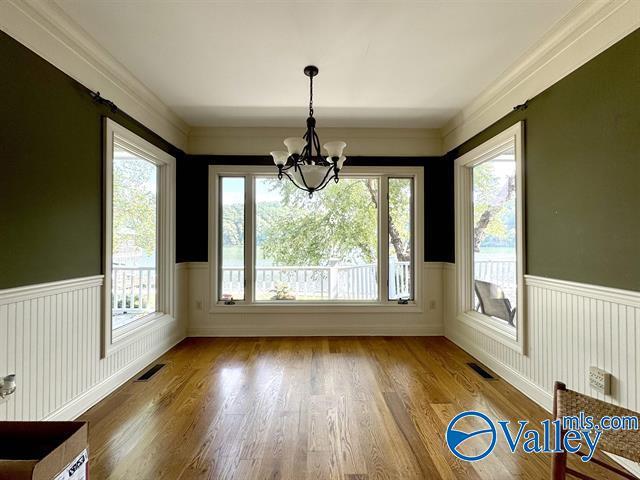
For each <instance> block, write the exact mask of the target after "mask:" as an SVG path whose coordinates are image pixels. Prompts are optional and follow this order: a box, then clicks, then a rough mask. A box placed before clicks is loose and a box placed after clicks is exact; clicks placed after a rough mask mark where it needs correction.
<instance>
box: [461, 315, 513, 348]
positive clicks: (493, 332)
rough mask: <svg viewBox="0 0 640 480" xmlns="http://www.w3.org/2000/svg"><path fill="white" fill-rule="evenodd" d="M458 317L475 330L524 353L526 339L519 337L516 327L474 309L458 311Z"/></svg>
mask: <svg viewBox="0 0 640 480" xmlns="http://www.w3.org/2000/svg"><path fill="white" fill-rule="evenodd" d="M457 319H458V321H460V322H462V323H464V324H465V325H468V326H469V327H471V328H473V329H474V330H477V331H479V332H480V333H483V334H484V335H487V336H488V337H491V338H493V339H494V340H496V341H498V342H500V343H502V344H503V345H505V346H507V347H509V348H511V349H512V350H515V351H516V352H517V353H520V354H524V348H523V345H524V341H523V339H522V338H518V336H517V335H518V330H517V329H516V328H514V327H509V326H508V325H506V324H505V323H504V322H502V321H498V320H494V319H492V318H491V317H488V316H486V315H482V314H481V313H478V312H475V311H473V310H470V311H467V312H460V313H458V316H457Z"/></svg>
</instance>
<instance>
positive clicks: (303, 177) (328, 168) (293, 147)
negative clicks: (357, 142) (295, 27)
mask: <svg viewBox="0 0 640 480" xmlns="http://www.w3.org/2000/svg"><path fill="white" fill-rule="evenodd" d="M304 74H305V75H306V76H307V77H309V118H307V132H306V133H305V134H304V136H303V137H302V138H299V137H289V138H285V139H284V144H285V145H286V147H287V150H288V151H286V152H285V151H277V152H271V156H272V157H273V162H274V163H275V164H276V166H277V167H278V178H279V179H280V180H282V177H283V175H286V177H287V178H288V179H289V180H291V181H292V182H293V183H294V185H295V186H296V187H298V188H300V189H301V190H305V191H307V192H309V196H310V197H311V196H313V192H317V191H318V190H322V189H323V188H324V187H326V186H327V185H328V184H329V182H330V181H331V180H334V181H335V182H336V183H338V180H339V178H338V175H339V173H340V170H342V166H343V165H344V162H345V160H346V159H347V157H345V156H344V155H342V152H343V150H344V148H345V147H346V146H347V144H346V143H345V142H341V141H336V142H329V143H325V144H324V145H323V146H322V147H323V148H324V150H325V151H326V152H327V155H326V157H323V156H322V155H320V139H319V138H318V134H317V133H316V119H315V118H314V117H313V77H315V76H316V75H318V67H316V66H314V65H308V66H307V67H305V68H304ZM314 151H315V155H314Z"/></svg>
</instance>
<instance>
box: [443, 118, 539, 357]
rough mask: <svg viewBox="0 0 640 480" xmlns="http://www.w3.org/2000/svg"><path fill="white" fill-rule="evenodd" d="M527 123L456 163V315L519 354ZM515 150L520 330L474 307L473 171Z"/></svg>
mask: <svg viewBox="0 0 640 480" xmlns="http://www.w3.org/2000/svg"><path fill="white" fill-rule="evenodd" d="M523 130H524V129H523V122H518V123H516V124H515V125H513V126H511V127H509V128H507V129H506V130H504V131H503V132H501V133H499V134H498V135H496V136H495V137H493V138H491V139H490V140H487V141H486V142H484V143H483V144H482V145H479V146H478V147H476V148H474V149H473V150H471V151H470V152H467V153H466V154H464V155H462V156H461V157H459V158H457V159H456V160H455V164H454V182H455V225H456V228H455V249H456V285H455V293H456V307H455V311H456V315H457V317H458V319H459V320H460V321H461V322H464V323H466V324H467V325H468V326H469V327H471V328H475V329H478V330H481V331H482V332H483V333H484V334H485V335H488V336H490V337H492V338H494V339H495V340H497V341H500V342H502V343H504V344H505V345H507V346H509V347H510V348H513V349H515V350H516V351H518V352H519V353H524V352H525V349H526V347H525V335H526V333H525V332H526V322H527V316H526V310H525V305H526V303H525V288H524V271H525V265H524V251H525V247H524V238H525V230H524V195H525V192H524V148H523ZM511 150H513V152H514V156H515V175H516V177H515V187H516V189H515V193H516V198H515V205H516V206H515V210H516V265H517V266H516V282H517V304H516V319H517V321H516V327H515V328H514V327H513V326H511V325H507V324H506V322H505V321H502V320H498V319H494V318H493V317H490V316H488V315H484V314H481V313H479V312H477V311H476V309H475V304H474V280H473V279H474V251H473V248H474V245H473V236H474V233H473V232H474V211H473V198H474V197H473V195H474V193H473V168H474V167H477V166H478V165H480V164H482V163H484V162H486V161H490V160H492V159H494V158H496V157H497V156H499V155H501V154H503V153H504V152H507V151H511Z"/></svg>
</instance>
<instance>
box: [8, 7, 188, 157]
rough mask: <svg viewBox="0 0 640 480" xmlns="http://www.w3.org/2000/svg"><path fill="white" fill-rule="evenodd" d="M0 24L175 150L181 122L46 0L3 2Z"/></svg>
mask: <svg viewBox="0 0 640 480" xmlns="http://www.w3.org/2000/svg"><path fill="white" fill-rule="evenodd" d="M0 28H1V29H2V30H3V31H5V32H6V33H8V34H9V35H11V36H12V37H13V38H15V39H16V40H17V41H19V42H20V43H22V44H23V45H25V46H26V47H28V48H29V49H30V50H32V51H34V52H35V53H37V54H38V55H40V56H41V57H42V58H44V59H45V60H46V61H48V62H49V63H51V64H53V65H54V66H56V67H57V68H59V69H60V70H62V71H63V72H64V73H66V74H67V75H69V76H71V77H72V78H74V79H75V80H77V81H78V82H80V83H81V84H83V85H85V86H86V87H87V88H90V89H91V90H93V91H100V93H101V95H102V96H103V97H105V98H108V99H109V100H111V101H113V102H114V103H115V104H116V105H117V106H118V108H120V109H121V110H122V111H124V112H126V113H127V114H128V115H131V116H132V117H133V118H135V119H136V120H138V121H139V122H140V123H142V124H143V125H145V126H146V127H148V128H149V129H151V130H153V131H154V132H155V133H157V134H158V135H160V136H161V137H163V138H164V139H165V140H167V141H169V142H171V143H172V144H174V145H175V146H177V147H178V148H181V149H183V150H184V149H185V148H186V146H187V133H188V131H189V128H188V126H187V124H186V123H185V122H184V121H183V120H182V119H181V118H180V117H178V116H177V115H176V114H175V113H174V112H173V111H172V110H170V109H169V107H167V106H166V105H165V104H164V103H162V101H161V100H160V99H159V98H158V97H157V96H156V95H155V94H154V93H152V92H151V90H149V89H148V88H147V87H146V86H145V85H144V84H143V83H141V82H140V81H139V80H138V79H137V78H136V77H135V76H134V75H133V74H132V73H131V72H129V71H128V70H127V69H126V68H125V67H124V66H123V65H122V64H121V63H120V62H118V61H117V60H116V59H115V58H114V57H113V56H112V55H111V54H110V53H109V52H107V50H106V49H104V48H103V47H101V46H100V45H99V44H98V43H97V42H96V41H95V40H94V39H93V38H92V37H90V36H89V34H87V32H86V31H84V30H83V29H82V28H81V27H80V26H79V25H78V24H77V23H75V22H74V21H73V20H72V19H70V18H69V17H68V16H67V15H66V14H65V13H64V12H63V11H62V9H61V8H60V7H59V6H58V5H56V4H55V2H52V1H46V0H3V1H1V2H0Z"/></svg>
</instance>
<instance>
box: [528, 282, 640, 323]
mask: <svg viewBox="0 0 640 480" xmlns="http://www.w3.org/2000/svg"><path fill="white" fill-rule="evenodd" d="M525 280H526V284H527V285H528V286H533V287H542V288H549V287H552V288H553V289H554V290H555V291H558V292H564V293H571V294H574V295H582V296H583V297H588V298H598V299H600V300H602V301H606V302H610V303H617V304H620V305H627V306H629V307H633V308H640V292H635V291H633V290H622V289H620V288H611V287H603V286H600V285H591V284H588V283H578V282H571V281H569V280H560V279H557V278H546V277H539V276H536V275H525ZM639 320H640V319H639Z"/></svg>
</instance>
